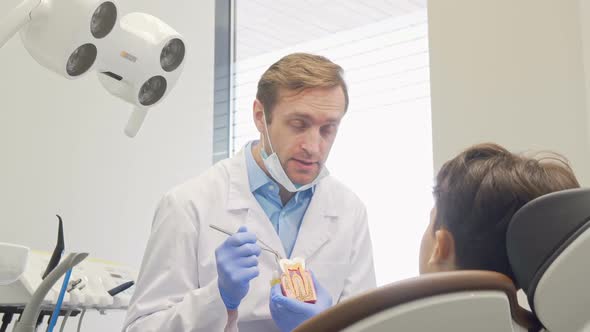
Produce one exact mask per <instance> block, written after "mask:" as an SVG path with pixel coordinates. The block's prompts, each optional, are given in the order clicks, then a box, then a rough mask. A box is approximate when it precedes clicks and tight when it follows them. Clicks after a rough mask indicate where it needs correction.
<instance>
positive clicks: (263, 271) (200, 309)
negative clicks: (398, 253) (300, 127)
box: [125, 151, 376, 332]
mask: <svg viewBox="0 0 590 332" xmlns="http://www.w3.org/2000/svg"><path fill="white" fill-rule="evenodd" d="M209 224H215V225H217V226H219V227H221V228H224V229H227V230H232V231H236V230H237V229H238V228H239V227H240V226H241V225H246V226H247V227H248V230H249V231H251V232H253V233H255V234H256V235H257V237H258V238H260V239H262V240H263V241H264V242H265V243H267V244H268V245H269V246H271V247H272V248H273V249H275V250H277V251H278V252H280V253H281V255H282V256H283V257H285V251H284V249H283V246H282V244H281V241H280V239H279V237H278V235H277V233H276V231H275V229H274V228H273V226H272V224H271V222H270V221H269V219H268V217H267V216H266V214H265V213H264V211H263V210H262V208H261V207H260V205H259V204H258V202H257V201H256V199H255V198H254V196H253V195H252V193H251V192H250V187H249V184H248V174H247V169H246V159H245V154H244V151H242V152H240V153H239V154H238V155H236V156H235V157H233V158H230V159H226V160H223V161H221V162H219V163H217V164H215V165H214V166H213V167H211V168H210V169H209V170H208V171H206V172H205V173H204V174H202V175H200V176H198V177H196V178H194V179H192V180H190V181H188V182H186V183H184V184H182V185H180V186H178V187H176V188H174V189H173V190H172V191H170V192H169V193H167V194H166V195H165V196H164V198H163V199H162V201H161V202H160V205H159V207H158V209H157V211H156V214H155V217H154V221H153V225H152V233H151V236H150V239H149V241H148V245H147V248H146V251H145V256H144V258H143V262H142V267H141V271H140V274H139V278H138V281H137V284H136V289H135V292H134V295H133V298H132V300H131V303H130V306H129V310H128V312H127V318H126V321H125V330H126V331H129V332H140V331H141V332H149V331H206V332H212V331H213V332H214V331H223V330H224V327H225V325H226V322H227V311H226V308H225V305H224V304H223V301H222V300H221V297H220V295H219V290H218V288H217V269H216V265H215V249H216V248H217V247H218V246H219V245H220V244H221V243H222V242H223V241H224V240H225V239H226V238H227V235H225V234H222V233H220V232H218V231H216V230H213V229H211V228H210V227H209ZM291 257H303V258H305V260H306V262H307V267H308V268H309V269H310V270H312V271H313V272H314V274H315V275H316V277H317V279H318V280H319V282H320V283H321V284H322V286H323V287H325V288H326V289H327V290H328V291H329V292H330V294H331V295H332V298H333V302H334V303H337V302H339V301H341V300H343V299H345V298H347V297H349V296H351V295H355V294H357V293H359V292H362V291H365V290H367V289H370V288H373V287H375V286H376V283H375V272H374V266H373V255H372V247H371V240H370V236H369V230H368V225H367V214H366V210H365V207H364V205H363V203H362V202H361V201H360V200H359V199H358V198H357V196H356V195H354V194H353V193H352V192H351V191H350V190H349V189H348V188H346V187H344V186H343V185H342V184H340V183H339V182H337V181H336V180H335V179H334V178H333V177H330V176H328V177H326V178H324V179H322V180H321V181H320V183H318V184H317V187H316V190H315V193H314V195H313V198H312V200H311V202H310V204H309V207H308V209H307V212H306V214H305V216H304V218H303V221H302V224H301V228H300V230H299V234H298V236H297V240H296V242H295V247H294V248H293V253H292V255H291ZM275 267H276V263H275V259H274V256H273V255H272V254H270V253H268V252H266V251H262V253H261V254H260V258H259V268H260V275H259V276H258V277H257V278H255V279H253V280H252V281H251V282H250V290H249V292H248V294H247V295H246V297H245V298H244V299H243V300H242V303H241V304H240V306H239V308H238V310H239V320H238V328H239V331H240V332H264V331H278V328H277V327H276V325H275V324H274V322H273V321H272V319H271V316H270V312H269V307H268V301H269V293H270V280H271V278H272V271H273V269H274V268H275Z"/></svg>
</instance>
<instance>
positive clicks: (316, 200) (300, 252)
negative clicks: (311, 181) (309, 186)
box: [291, 179, 339, 260]
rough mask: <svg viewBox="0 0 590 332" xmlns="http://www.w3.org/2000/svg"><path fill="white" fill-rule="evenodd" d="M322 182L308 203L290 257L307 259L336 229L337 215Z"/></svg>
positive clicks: (326, 188)
mask: <svg viewBox="0 0 590 332" xmlns="http://www.w3.org/2000/svg"><path fill="white" fill-rule="evenodd" d="M326 180H328V179H324V180H322V181H321V182H320V183H319V184H318V185H317V186H316V190H315V193H314V194H313V197H312V199H311V202H310V203H309V206H308V208H307V211H306V212H305V216H304V217H303V221H302V223H301V228H300V229H299V234H298V235H297V240H296V241H295V247H294V248H293V253H292V254H291V257H302V258H304V259H306V260H307V259H309V258H310V257H312V256H313V255H314V254H315V253H316V252H317V251H318V250H319V249H320V248H321V247H322V246H323V245H324V243H326V242H327V241H328V240H329V239H330V235H331V234H333V233H335V231H336V228H337V227H338V223H337V221H338V219H339V218H338V216H339V213H338V212H337V209H336V207H335V205H334V202H333V199H332V195H331V192H330V190H329V186H328V185H327V182H328V181H326Z"/></svg>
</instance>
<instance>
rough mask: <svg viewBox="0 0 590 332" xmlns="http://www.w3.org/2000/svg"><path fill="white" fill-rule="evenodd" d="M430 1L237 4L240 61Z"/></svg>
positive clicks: (249, 0) (253, 0)
mask: <svg viewBox="0 0 590 332" xmlns="http://www.w3.org/2000/svg"><path fill="white" fill-rule="evenodd" d="M426 2H427V0H364V1H359V0H297V1H293V0H235V6H236V11H235V12H234V15H235V24H236V30H235V32H236V36H235V45H236V50H235V51H236V61H240V60H243V59H247V58H250V57H253V56H257V55H260V54H263V53H267V52H270V51H273V50H278V49H282V48H285V47H288V46H292V45H295V44H299V43H303V42H307V41H310V40H315V39H320V38H322V37H325V36H327V35H329V34H332V33H336V32H340V31H344V30H349V29H354V28H358V27H361V26H364V25H367V24H371V23H375V22H378V21H381V20H385V19H389V18H392V17H396V16H401V15H406V14H409V13H412V12H415V11H416V10H423V9H424V8H426Z"/></svg>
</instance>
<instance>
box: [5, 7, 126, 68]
mask: <svg viewBox="0 0 590 332" xmlns="http://www.w3.org/2000/svg"><path fill="white" fill-rule="evenodd" d="M117 18H118V13H117V6H116V4H115V2H113V0H109V1H104V0H73V1H64V0H24V1H23V2H22V3H21V4H20V5H18V6H17V7H16V8H14V9H13V10H12V11H10V12H9V13H8V15H7V16H5V17H0V47H2V46H4V44H5V43H6V42H7V41H8V40H9V39H10V38H11V37H12V36H13V35H14V34H15V33H16V32H18V31H19V30H20V36H21V40H22V42H23V45H24V46H25V48H26V49H27V51H28V52H29V54H30V55H31V56H32V57H33V58H34V59H35V60H36V61H37V62H38V63H39V64H41V65H42V66H43V67H46V68H48V69H50V70H52V71H54V72H56V73H57V74H59V75H61V76H63V77H66V78H69V79H75V78H79V77H81V76H82V75H83V74H85V73H87V72H88V71H89V70H90V69H91V68H92V67H93V66H94V64H95V62H96V59H97V56H98V51H99V48H100V46H101V44H102V43H104V42H105V37H107V36H108V35H109V34H110V33H111V32H112V30H113V28H114V27H115V25H116V23H117Z"/></svg>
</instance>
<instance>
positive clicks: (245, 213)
mask: <svg viewBox="0 0 590 332" xmlns="http://www.w3.org/2000/svg"><path fill="white" fill-rule="evenodd" d="M228 173H229V190H228V197H227V210H228V212H230V213H231V214H234V215H236V216H238V223H237V224H236V225H235V229H236V230H237V229H238V228H239V227H240V226H241V225H245V226H246V227H247V228H248V231H250V232H252V233H254V234H256V237H257V238H259V239H261V240H262V241H264V243H266V244H268V245H269V246H270V247H271V248H272V249H273V250H275V251H277V252H278V253H279V254H281V257H286V254H285V249H284V248H283V245H282V243H281V239H280V238H279V235H278V234H277V232H276V231H275V229H274V227H273V226H272V223H271V222H270V220H269V219H268V217H267V215H266V213H264V210H262V207H261V206H260V204H259V203H258V201H257V200H256V198H255V197H254V195H253V194H252V192H251V191H250V183H249V180H248V169H247V167H246V156H245V153H244V150H242V151H240V152H239V153H238V154H237V155H236V156H235V157H233V158H232V161H231V163H229V166H228ZM262 255H266V254H262ZM266 256H269V258H270V259H272V262H274V257H272V256H271V255H266Z"/></svg>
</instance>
